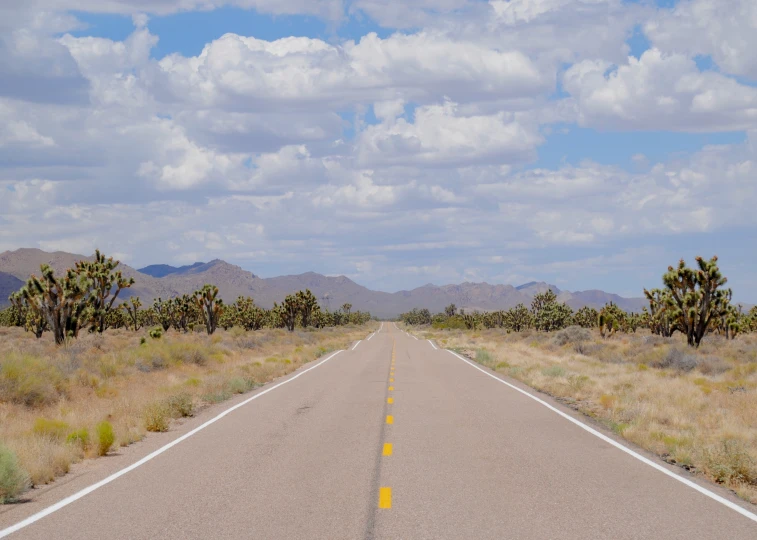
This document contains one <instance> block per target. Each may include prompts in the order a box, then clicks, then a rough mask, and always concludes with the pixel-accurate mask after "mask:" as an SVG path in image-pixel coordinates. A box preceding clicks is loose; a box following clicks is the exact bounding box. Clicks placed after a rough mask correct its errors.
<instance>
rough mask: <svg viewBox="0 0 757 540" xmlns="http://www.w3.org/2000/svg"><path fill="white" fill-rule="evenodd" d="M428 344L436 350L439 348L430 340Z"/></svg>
mask: <svg viewBox="0 0 757 540" xmlns="http://www.w3.org/2000/svg"><path fill="white" fill-rule="evenodd" d="M428 342H429V343H431V346H432V347H433V348H434V350H436V349H438V348H439V347H437V346H436V345H434V343H433V342H432V341H431V340H430V339H429V340H428Z"/></svg>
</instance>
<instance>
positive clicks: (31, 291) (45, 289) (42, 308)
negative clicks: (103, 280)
mask: <svg viewBox="0 0 757 540" xmlns="http://www.w3.org/2000/svg"><path fill="white" fill-rule="evenodd" d="M40 269H41V270H42V277H41V278H38V277H37V276H35V275H32V276H31V277H30V278H29V280H28V281H27V282H26V286H25V287H24V288H22V289H21V291H19V292H20V294H21V295H22V296H23V298H24V299H25V300H26V303H27V305H28V306H29V308H30V309H32V310H33V311H34V312H35V313H36V314H37V315H39V316H41V317H43V318H44V319H45V320H46V321H47V324H48V326H49V327H50V330H51V331H52V333H53V337H54V338H55V343H56V344H57V345H61V344H63V343H65V341H66V338H68V337H76V336H78V335H79V329H80V328H81V327H82V326H83V325H84V324H86V321H84V320H83V314H84V312H85V310H86V308H87V306H88V301H87V293H88V292H89V290H90V287H91V282H90V281H89V279H88V278H87V276H86V275H83V274H79V273H77V272H74V271H73V270H70V269H69V270H68V272H67V273H66V275H65V276H64V277H56V276H55V273H54V271H53V269H52V267H50V266H49V265H47V264H43V265H42V266H41V267H40Z"/></svg>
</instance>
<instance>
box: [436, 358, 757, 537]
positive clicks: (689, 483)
mask: <svg viewBox="0 0 757 540" xmlns="http://www.w3.org/2000/svg"><path fill="white" fill-rule="evenodd" d="M447 352H449V353H451V354H453V355H455V356H457V357H458V358H459V359H460V360H462V361H463V362H465V363H466V364H469V365H470V366H471V367H474V368H476V369H477V370H479V371H480V372H481V373H483V374H484V375H488V376H489V377H491V378H492V379H494V380H495V381H499V382H501V383H502V384H505V385H507V386H509V387H510V388H512V389H513V390H517V391H518V392H520V393H521V394H523V395H524V396H527V397H530V398H531V399H533V400H534V401H536V402H538V403H540V404H542V405H544V406H545V407H546V408H548V409H549V410H551V411H552V412H556V413H557V414H559V415H560V416H562V417H563V418H565V419H566V420H569V421H570V422H573V423H574V424H575V425H577V426H578V427H580V428H581V429H583V430H585V431H588V432H589V433H591V434H592V435H594V436H596V437H599V438H600V439H602V440H603V441H605V442H606V443H608V444H611V445H613V446H614V447H615V448H617V449H619V450H622V451H623V452H625V453H626V454H628V455H630V456H631V457H634V458H636V459H638V460H639V461H641V462H642V463H645V464H646V465H649V466H650V467H652V468H654V469H657V470H658V471H660V472H661V473H663V474H666V475H667V476H669V477H671V478H673V479H674V480H677V481H679V482H681V483H682V484H684V485H686V486H689V487H690V488H692V489H695V490H697V491H698V492H699V493H701V494H703V495H705V496H707V497H709V498H710V499H713V500H715V501H717V502H719V503H720V504H722V505H724V506H727V507H728V508H730V509H731V510H735V511H736V512H738V513H739V514H741V515H742V516H744V517H745V518H747V519H751V520H752V521H754V522H755V523H757V514H753V513H752V512H750V511H749V510H746V509H745V508H742V507H741V506H739V505H738V504H735V503H733V502H731V501H729V500H728V499H726V498H724V497H721V496H720V495H718V494H717V493H713V492H712V491H710V490H709V489H707V488H704V487H702V486H700V485H699V484H697V483H695V482H692V481H691V480H688V479H687V478H684V477H682V476H679V475H677V474H675V473H674V472H671V471H669V470H668V469H666V468H665V467H663V466H661V465H660V464H658V463H655V462H654V461H652V460H651V459H648V458H645V457H644V456H642V455H641V454H639V453H637V452H634V451H633V450H631V449H630V448H627V447H626V446H623V445H622V444H620V443H619V442H617V441H614V440H613V439H611V438H610V437H608V436H607V435H604V434H602V433H600V432H599V431H597V430H596V429H594V428H591V427H589V426H587V425H586V424H584V423H583V422H580V421H579V420H576V419H575V418H573V417H572V416H570V415H568V414H565V413H564V412H562V411H561V410H559V409H556V408H555V407H553V406H552V405H550V404H549V403H547V402H546V401H544V400H542V399H539V398H538V397H536V396H534V395H532V394H530V393H528V392H526V391H525V390H522V389H520V388H518V387H517V386H515V385H512V384H510V383H509V382H507V381H503V380H502V379H500V378H499V377H495V376H494V375H492V374H491V373H489V372H488V371H486V370H484V369H482V368H480V367H479V366H477V365H475V364H474V363H473V362H471V361H470V360H467V359H465V358H463V357H462V356H460V355H459V354H457V353H456V352H453V351H450V350H449V349H447Z"/></svg>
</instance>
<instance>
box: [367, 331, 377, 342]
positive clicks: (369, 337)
mask: <svg viewBox="0 0 757 540" xmlns="http://www.w3.org/2000/svg"><path fill="white" fill-rule="evenodd" d="M375 335H376V333H375V332H374V333H373V334H371V335H370V336H368V339H366V341H370V340H371V338H372V337H373V336H375Z"/></svg>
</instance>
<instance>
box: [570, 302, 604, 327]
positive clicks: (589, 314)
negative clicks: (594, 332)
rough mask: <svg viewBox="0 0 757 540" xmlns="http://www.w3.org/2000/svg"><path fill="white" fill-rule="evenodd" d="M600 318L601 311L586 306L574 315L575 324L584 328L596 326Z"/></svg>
mask: <svg viewBox="0 0 757 540" xmlns="http://www.w3.org/2000/svg"><path fill="white" fill-rule="evenodd" d="M598 320H599V312H598V311H597V310H596V309H594V308H593V307H589V306H584V307H582V308H581V309H579V310H578V311H576V313H575V315H573V324H576V325H578V326H581V327H583V328H594V327H596V326H597V321H598Z"/></svg>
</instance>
